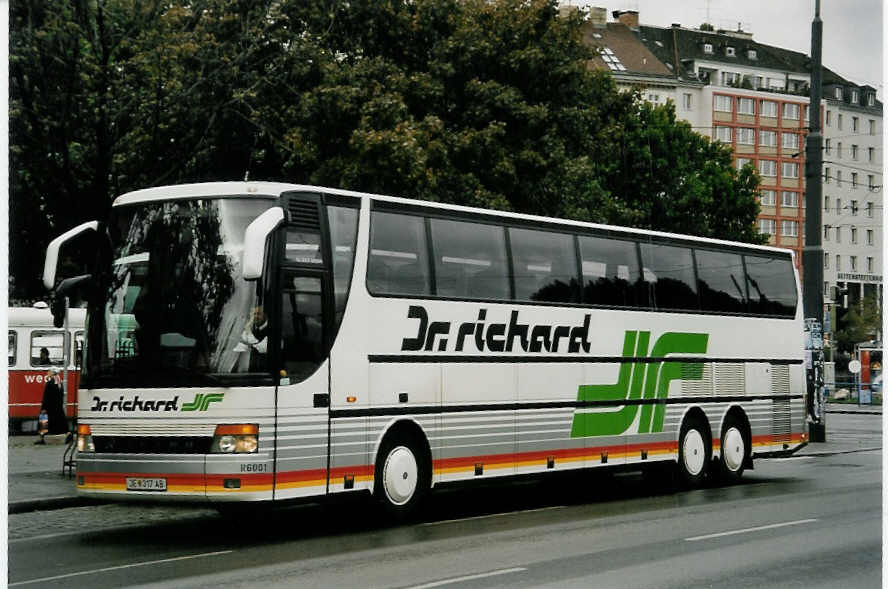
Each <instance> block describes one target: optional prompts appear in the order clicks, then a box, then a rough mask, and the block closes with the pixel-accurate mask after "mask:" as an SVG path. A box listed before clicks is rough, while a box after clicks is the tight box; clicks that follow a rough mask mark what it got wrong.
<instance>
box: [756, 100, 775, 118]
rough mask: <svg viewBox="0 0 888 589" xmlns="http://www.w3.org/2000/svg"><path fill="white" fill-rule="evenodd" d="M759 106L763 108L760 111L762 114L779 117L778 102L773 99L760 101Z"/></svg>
mask: <svg viewBox="0 0 888 589" xmlns="http://www.w3.org/2000/svg"><path fill="white" fill-rule="evenodd" d="M759 108H761V111H760V113H759V114H761V116H763V117H774V118H777V103H776V102H774V101H773V100H762V101H760V102H759Z"/></svg>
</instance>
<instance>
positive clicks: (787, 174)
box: [781, 162, 799, 178]
mask: <svg viewBox="0 0 888 589" xmlns="http://www.w3.org/2000/svg"><path fill="white" fill-rule="evenodd" d="M781 168H782V172H783V177H784V178H798V177H799V165H798V164H794V163H791V162H783V165H782V166H781Z"/></svg>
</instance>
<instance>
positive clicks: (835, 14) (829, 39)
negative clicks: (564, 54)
mask: <svg viewBox="0 0 888 589" xmlns="http://www.w3.org/2000/svg"><path fill="white" fill-rule="evenodd" d="M561 3H562V4H564V5H567V4H572V5H574V6H601V7H605V8H607V12H608V17H607V20H608V22H612V21H613V16H612V15H611V13H612V12H613V11H614V10H637V11H638V18H639V22H640V23H641V24H642V25H651V26H662V27H668V26H670V25H671V24H672V23H679V24H681V26H683V27H685V28H698V27H699V26H700V25H701V24H702V23H703V22H706V20H707V14H708V15H709V22H710V23H711V24H712V25H713V26H715V28H716V29H719V28H721V29H730V30H736V29H737V23H741V28H742V29H743V30H744V31H747V32H751V33H752V34H753V40H755V41H758V42H759V43H764V44H766V45H774V46H777V47H782V48H784V49H791V50H793V51H799V52H801V53H804V54H806V55H809V54H810V53H811V21H812V20H813V19H814V4H815V0H561ZM882 3H883V0H821V2H820V18H821V19H822V20H823V54H822V61H823V65H825V66H826V67H828V68H829V69H831V70H832V71H834V72H835V73H837V74H838V75H840V76H842V77H843V78H845V79H846V80H849V81H851V82H854V83H857V84H861V85H863V84H868V85H870V86H873V87H874V88H876V90H877V91H878V96H879V99H880V100H881V99H882V97H883V96H884V92H883V88H882V82H883V49H882V36H883V24H882V16H883V15H882ZM707 11H708V12H707Z"/></svg>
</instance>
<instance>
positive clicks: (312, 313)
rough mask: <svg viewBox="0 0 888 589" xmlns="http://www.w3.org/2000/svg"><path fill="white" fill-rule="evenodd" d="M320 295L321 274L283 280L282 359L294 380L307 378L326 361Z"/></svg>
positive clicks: (292, 380) (286, 373)
mask: <svg viewBox="0 0 888 589" xmlns="http://www.w3.org/2000/svg"><path fill="white" fill-rule="evenodd" d="M321 296H322V295H321V280H320V278H311V277H308V276H287V277H286V279H285V280H284V282H283V284H282V290H281V360H282V361H283V367H282V368H283V370H284V371H285V375H286V376H287V377H288V378H289V379H290V382H291V383H292V382H300V381H303V380H305V379H306V378H308V377H309V376H311V375H312V373H314V371H315V370H317V367H318V366H320V365H321V363H322V362H323V361H324V357H325V355H326V354H325V353H324V352H325V351H324V329H323V326H324V321H323V319H324V316H323V304H322V298H321ZM285 375H284V374H282V375H281V376H285Z"/></svg>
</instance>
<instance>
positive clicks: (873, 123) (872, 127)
mask: <svg viewBox="0 0 888 589" xmlns="http://www.w3.org/2000/svg"><path fill="white" fill-rule="evenodd" d="M869 134H870V135H875V134H876V121H874V120H873V119H870V120H869Z"/></svg>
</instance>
